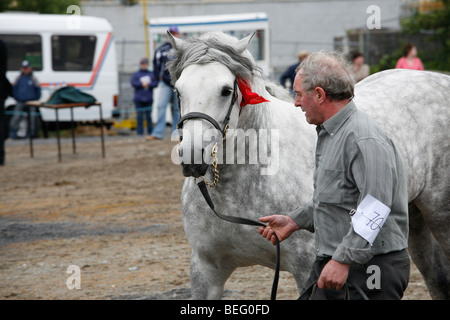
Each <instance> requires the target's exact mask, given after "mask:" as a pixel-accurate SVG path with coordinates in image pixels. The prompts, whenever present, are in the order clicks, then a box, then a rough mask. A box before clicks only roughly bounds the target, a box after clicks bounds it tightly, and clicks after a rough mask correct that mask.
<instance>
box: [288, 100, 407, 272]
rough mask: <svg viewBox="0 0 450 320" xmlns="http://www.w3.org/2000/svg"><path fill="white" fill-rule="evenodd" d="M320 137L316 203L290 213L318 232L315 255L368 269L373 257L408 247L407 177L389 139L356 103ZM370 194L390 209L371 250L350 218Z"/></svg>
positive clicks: (322, 127)
mask: <svg viewBox="0 0 450 320" xmlns="http://www.w3.org/2000/svg"><path fill="white" fill-rule="evenodd" d="M317 133H318V139H317V146H316V159H315V160H316V168H315V172H314V195H313V199H312V200H311V201H310V202H309V203H307V204H306V205H305V206H303V207H299V208H297V209H296V210H294V211H293V212H292V213H291V214H290V216H291V217H292V218H293V219H294V221H295V222H296V223H297V224H298V226H299V227H300V228H302V229H307V230H309V231H311V232H314V233H315V243H316V255H317V256H319V257H332V259H334V260H336V261H338V262H341V263H346V264H355V263H356V264H364V263H366V262H367V261H369V260H370V259H371V258H372V256H373V255H377V254H383V253H388V252H391V251H398V250H402V249H404V248H406V247H407V238H408V196H407V185H406V177H405V172H404V169H403V164H402V159H401V156H400V153H399V152H398V150H397V148H396V147H395V146H394V144H393V142H392V141H391V140H390V138H389V137H388V136H387V135H386V134H385V133H384V132H383V131H382V130H381V129H380V128H379V127H378V126H377V124H376V123H375V122H374V121H373V120H372V119H371V118H369V117H368V116H367V115H366V114H365V113H364V112H362V111H360V110H358V109H357V108H356V105H355V104H354V103H353V102H350V103H349V104H347V105H346V106H345V107H344V108H343V109H342V110H340V111H339V112H338V113H337V114H335V115H334V116H333V117H332V118H330V119H328V120H327V121H326V122H325V123H323V124H322V125H320V126H318V127H317ZM367 194H370V195H372V196H373V197H375V198H376V199H378V200H379V201H381V202H383V203H384V204H385V205H386V206H388V207H389V208H390V209H391V212H390V214H389V216H388V218H387V220H386V222H385V224H384V225H383V227H382V228H381V230H380V232H379V234H378V236H377V237H376V239H375V241H374V243H373V246H371V245H370V244H369V242H367V241H366V240H365V239H363V238H362V237H361V236H359V235H358V234H357V233H356V232H355V231H354V230H353V227H352V225H351V216H350V214H349V212H350V211H351V210H352V209H356V208H357V206H358V204H359V203H360V202H361V201H362V199H364V197H365V196H366V195H367Z"/></svg>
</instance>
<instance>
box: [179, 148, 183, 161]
mask: <svg viewBox="0 0 450 320" xmlns="http://www.w3.org/2000/svg"><path fill="white" fill-rule="evenodd" d="M178 156H179V157H180V158H182V157H183V148H182V147H180V146H178Z"/></svg>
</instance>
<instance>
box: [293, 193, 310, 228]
mask: <svg viewBox="0 0 450 320" xmlns="http://www.w3.org/2000/svg"><path fill="white" fill-rule="evenodd" d="M313 206H314V204H313V201H312V200H311V201H310V202H308V203H306V204H305V205H304V206H300V207H298V208H297V209H295V210H294V211H292V212H291V213H290V214H289V216H290V217H291V218H292V220H294V221H295V223H296V224H297V225H298V227H299V228H300V229H305V230H308V231H310V232H314V208H313Z"/></svg>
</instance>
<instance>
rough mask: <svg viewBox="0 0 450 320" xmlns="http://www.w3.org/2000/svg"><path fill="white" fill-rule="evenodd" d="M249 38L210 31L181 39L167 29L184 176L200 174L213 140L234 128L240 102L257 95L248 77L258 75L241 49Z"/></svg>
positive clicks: (206, 167) (246, 44)
mask: <svg viewBox="0 0 450 320" xmlns="http://www.w3.org/2000/svg"><path fill="white" fill-rule="evenodd" d="M252 37H253V34H252V35H250V36H248V37H246V38H244V39H241V40H238V39H236V38H234V37H231V36H228V35H226V34H224V33H220V32H214V33H207V34H204V35H203V36H201V37H199V38H191V39H187V40H181V39H178V38H174V37H172V36H171V35H170V33H169V39H170V41H171V43H172V46H173V50H172V52H171V55H172V56H171V59H170V62H169V63H168V64H167V68H168V70H169V72H170V75H171V79H172V83H173V85H174V87H175V90H176V91H177V92H178V98H179V106H180V111H181V112H180V113H181V119H180V122H179V123H178V127H179V133H180V137H181V142H180V144H179V146H178V153H179V157H180V162H181V165H182V167H183V174H184V175H185V176H187V177H188V176H193V177H200V176H203V175H204V174H205V173H206V171H207V169H208V166H209V165H210V164H211V161H212V155H211V153H212V150H213V148H214V146H215V144H216V143H217V142H220V141H221V140H222V139H223V138H225V136H226V130H227V129H228V128H236V127H237V123H238V118H239V114H240V111H241V106H243V105H244V104H245V103H252V102H251V101H247V100H250V99H254V98H256V99H258V98H261V99H263V98H262V97H260V96H259V95H258V94H256V93H253V92H251V84H252V83H253V82H254V79H255V78H261V71H260V69H259V68H258V67H257V65H256V62H255V60H254V59H253V57H252V56H251V54H250V53H249V52H248V50H247V47H248V45H249V43H250V41H251V39H252ZM249 93H251V94H253V95H251V96H249V95H248V94H249ZM263 100H264V99H263ZM261 102H262V101H261ZM254 103H256V102H254Z"/></svg>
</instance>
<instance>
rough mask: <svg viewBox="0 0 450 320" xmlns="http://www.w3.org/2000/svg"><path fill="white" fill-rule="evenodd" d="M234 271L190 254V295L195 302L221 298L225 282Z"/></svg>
mask: <svg viewBox="0 0 450 320" xmlns="http://www.w3.org/2000/svg"><path fill="white" fill-rule="evenodd" d="M233 270H234V269H231V268H225V267H224V266H223V265H222V266H221V265H219V264H218V263H217V261H215V260H211V259H208V258H206V257H203V256H200V255H198V254H196V253H195V252H194V251H193V252H192V254H191V293H192V298H193V299H196V300H206V299H209V300H217V299H220V298H222V294H223V289H224V285H225V281H226V280H227V279H228V277H229V276H230V274H231V273H232V272H233Z"/></svg>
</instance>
